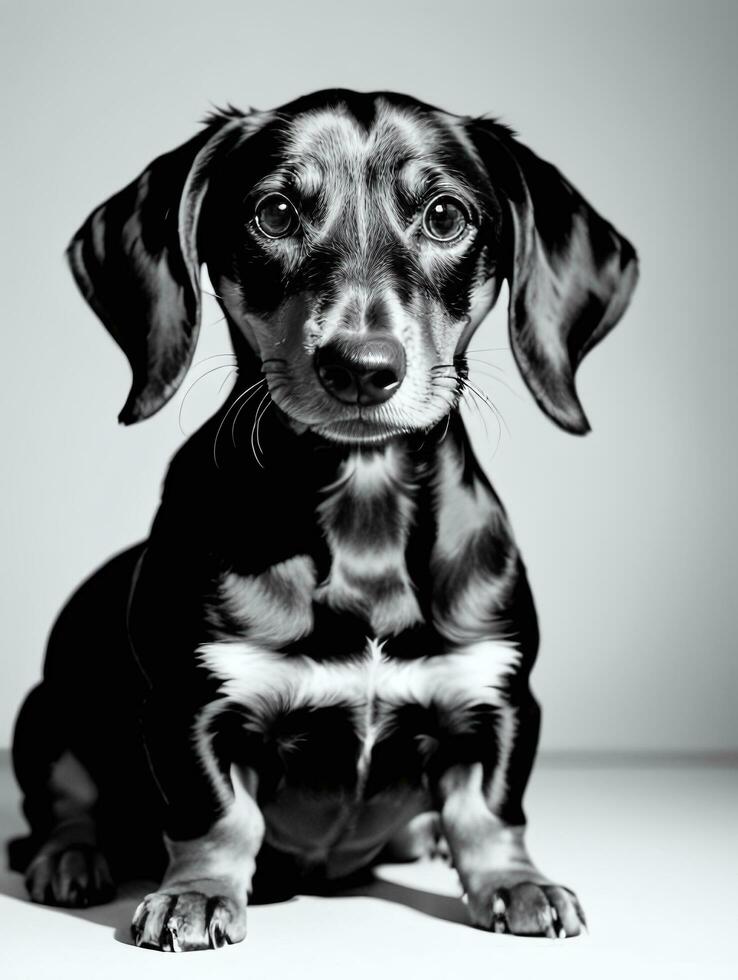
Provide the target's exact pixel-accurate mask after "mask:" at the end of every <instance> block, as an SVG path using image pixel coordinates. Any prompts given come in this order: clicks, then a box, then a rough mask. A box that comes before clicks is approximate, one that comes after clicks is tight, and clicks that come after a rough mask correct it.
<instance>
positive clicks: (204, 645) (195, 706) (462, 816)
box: [11, 90, 637, 951]
mask: <svg viewBox="0 0 738 980" xmlns="http://www.w3.org/2000/svg"><path fill="white" fill-rule="evenodd" d="M68 256H69V261H70V264H71V269H72V272H73V274H74V278H75V279H76V282H77V284H78V285H79V287H80V289H81V291H82V293H83V295H84V297H85V299H86V300H87V302H88V303H89V304H90V306H91V307H92V309H93V310H94V311H95V313H96V314H97V316H98V317H99V319H100V320H101V321H102V322H103V324H104V325H105V327H106V328H107V329H108V331H109V332H110V333H111V334H112V336H113V338H114V339H115V340H116V341H117V343H118V344H119V345H120V347H121V348H122V350H123V351H124V353H125V355H126V357H127V358H128V361H129V362H130V366H131V370H132V379H133V380H132V386H131V390H130V394H129V395H128V399H127V401H126V402H125V405H124V406H123V409H122V411H121V414H120V421H121V422H123V423H125V424H131V423H135V422H138V421H140V420H142V419H145V418H148V417H149V416H151V415H153V414H154V413H155V412H157V411H158V410H159V409H160V408H161V407H162V406H163V405H164V404H165V403H166V402H167V401H168V400H169V399H170V398H172V396H173V395H174V393H175V392H176V391H177V390H178V388H179V386H180V385H181V383H182V380H183V378H184V376H185V373H186V371H187V369H188V366H189V364H190V362H191V359H192V356H193V350H194V347H195V342H196V340H197V334H198V323H199V317H200V302H201V297H200V270H201V266H202V265H205V266H206V267H207V269H208V273H209V277H210V281H211V283H212V286H213V290H214V293H215V295H216V297H217V299H218V302H219V304H220V306H221V308H222V311H223V314H224V316H225V318H226V320H227V323H228V327H229V330H230V336H231V340H232V344H233V351H234V355H235V359H236V362H237V368H238V374H237V381H236V383H235V387H234V388H233V391H232V393H231V394H230V395H229V397H228V398H227V399H226V401H225V403H224V405H223V406H222V407H221V409H220V410H219V411H218V412H217V413H216V414H215V416H214V417H213V418H211V419H210V420H209V421H208V422H206V423H205V424H204V425H203V426H202V427H201V428H200V429H199V431H197V432H196V433H195V434H194V435H193V436H192V437H191V438H189V440H188V441H187V442H186V443H185V444H184V445H183V446H182V448H181V449H180V450H179V451H178V452H177V454H176V455H175V457H174V458H173V460H172V462H171V464H170V467H169V470H168V474H167V476H166V480H165V483H164V485H163V490H162V495H161V503H160V507H159V509H158V512H157V514H156V517H155V519H154V522H153V526H152V528H151V533H150V536H149V538H148V540H147V541H145V542H143V543H140V544H137V545H135V546H134V547H132V548H130V549H129V550H127V551H125V552H124V553H122V554H120V555H118V556H117V557H115V558H113V559H112V560H111V561H110V562H108V564H106V565H105V566H104V567H103V568H101V569H99V570H98V571H97V572H95V573H94V575H93V576H92V577H91V578H90V579H89V580H88V581H87V582H85V583H84V584H83V585H82V586H81V587H80V588H79V590H78V591H77V592H76V593H75V594H74V595H73V597H72V598H71V599H70V601H69V602H68V604H67V605H66V607H65V608H64V609H63V611H62V612H61V614H60V616H59V618H58V620H57V622H56V624H55V626H54V628H53V630H52V632H51V635H50V639H49V645H48V651H47V657H46V662H45V669H44V677H43V681H42V683H41V684H39V685H38V686H37V687H36V688H35V689H34V690H33V691H32V692H31V693H30V695H29V697H28V699H27V700H26V702H25V704H24V706H23V707H22V709H21V712H20V714H19V718H18V721H17V725H16V731H15V739H14V762H15V770H16V774H17V779H18V781H19V784H20V786H21V789H22V793H23V798H24V804H23V805H24V811H25V815H26V817H27V820H28V822H29V825H30V835H29V836H28V837H26V838H24V839H20V840H17V841H15V842H13V843H12V845H11V863H12V865H13V866H14V867H16V868H18V869H19V870H24V871H25V877H26V883H27V887H28V891H29V894H30V897H31V899H32V900H33V901H35V902H45V903H49V904H54V905H60V906H71V907H80V906H86V905H91V904H94V903H98V902H103V901H106V900H107V899H109V898H110V897H111V896H112V894H113V892H114V888H115V883H116V882H117V881H120V880H121V879H123V878H126V877H131V876H134V875H135V876H138V875H147V876H151V875H152V874H157V875H163V879H162V884H161V886H160V888H159V889H158V891H155V892H153V893H152V894H149V895H147V896H146V897H145V898H144V900H143V902H142V903H141V905H140V906H139V908H138V910H137V911H136V913H135V917H134V920H133V925H132V930H133V936H134V938H135V942H136V943H137V944H138V945H140V946H144V947H149V948H154V949H161V950H169V951H180V950H192V949H201V948H211V947H218V946H222V945H223V944H225V943H236V942H239V941H240V940H242V939H243V938H244V935H245V929H246V905H247V897H248V896H249V894H251V893H252V892H256V893H257V894H258V893H259V892H260V891H261V892H262V893H266V894H269V893H271V894H275V893H277V894H280V893H290V892H291V893H294V892H295V891H298V890H300V889H310V888H319V887H321V884H320V883H328V884H330V883H332V882H342V881H345V880H347V879H350V878H351V876H352V875H355V874H357V873H360V872H361V870H362V869H366V868H368V867H371V866H372V864H373V863H375V862H376V861H377V860H378V859H379V858H380V857H385V856H386V855H387V854H392V855H394V856H395V857H398V856H405V857H414V856H417V854H418V853H419V852H420V851H421V850H422V849H423V847H424V846H425V845H424V844H423V841H424V840H426V841H427V840H432V839H433V838H436V837H438V836H439V835H442V837H443V838H444V839H445V841H446V842H447V845H448V850H449V852H450V859H451V861H452V863H453V865H454V867H455V869H456V871H457V872H458V875H459V878H460V882H461V886H462V888H463V891H464V893H465V896H466V901H467V904H468V913H469V918H470V920H471V923H472V924H473V925H475V926H477V927H480V928H482V929H487V930H490V931H494V932H507V933H512V934H518V935H528V936H548V937H564V936H576V935H577V934H578V933H579V932H580V931H581V929H582V927H583V925H584V921H585V920H584V914H583V912H582V910H581V907H580V904H579V902H578V900H577V898H576V896H575V894H574V892H573V891H572V890H571V889H569V888H568V887H565V886H563V885H560V884H557V883H556V882H553V881H551V880H550V879H549V878H547V877H546V876H545V875H544V874H543V873H542V872H540V871H539V870H538V868H537V867H536V865H535V864H534V863H533V862H532V860H531V858H530V857H529V855H528V852H527V850H526V845H525V840H524V834H525V824H526V820H525V815H524V811H523V794H524V790H525V787H526V783H527V780H528V777H529V774H530V771H531V767H532V764H533V760H534V756H535V752H536V746H537V740H538V733H539V719H540V710H539V706H538V704H537V703H536V701H535V699H534V698H533V696H532V694H531V692H530V690H529V684H528V678H529V674H530V671H531V668H532V666H533V663H534V660H535V657H536V653H537V648H538V627H537V623H536V614H535V608H534V605H533V600H532V597H531V592H530V589H529V586H528V582H527V579H526V572H525V567H524V564H523V561H522V558H521V555H520V553H519V550H518V548H517V547H516V545H515V541H514V538H513V533H512V530H511V528H510V522H509V520H508V518H507V516H506V513H505V510H504V509H503V506H502V504H501V502H500V500H499V499H498V497H497V496H496V494H495V492H494V490H493V489H492V487H491V485H490V483H489V481H488V479H487V477H486V475H485V473H484V471H483V469H482V467H481V466H480V464H479V462H478V461H477V459H476V457H475V454H474V452H473V450H472V447H471V444H470V441H469V439H468V437H467V434H466V432H465V428H464V425H463V423H462V420H461V417H460V412H459V406H460V401H461V398H462V396H463V395H464V393H465V391H466V390H467V389H468V386H469V384H470V382H469V380H468V376H467V375H468V371H467V362H466V359H465V351H466V350H467V347H468V343H469V340H470V338H471V336H472V334H473V333H474V331H475V329H476V327H477V326H478V324H479V323H480V322H481V320H482V319H483V317H484V316H485V315H486V313H487V312H488V311H489V310H490V308H491V307H492V306H493V305H494V303H495V301H496V299H497V297H498V293H499V291H500V288H501V285H502V282H503V280H506V281H507V283H508V287H509V297H510V299H509V332H510V342H511V347H512V351H513V353H514V356H515V359H516V362H517V364H518V366H519V368H520V372H521V374H522V377H523V379H524V381H525V383H526V384H527V387H528V388H529V389H530V392H531V393H532V395H533V397H534V399H535V400H536V402H537V403H538V405H539V406H540V408H541V409H542V410H543V412H544V413H545V414H546V415H547V416H548V417H549V418H550V419H551V420H553V422H555V423H556V424H557V425H558V426H560V427H561V428H563V429H565V430H566V431H568V432H571V433H575V434H582V433H584V432H586V431H587V429H588V423H587V419H586V416H585V414H584V410H583V408H582V406H581V404H580V402H579V399H578V397H577V393H576V389H575V382H574V376H575V371H576V369H577V366H578V364H579V362H580V361H581V359H582V358H583V356H584V355H585V354H586V353H587V352H588V351H589V350H590V349H591V348H592V347H594V345H595V344H597V343H598V341H600V340H601V339H602V338H603V337H604V336H605V335H606V334H607V333H608V331H609V330H610V329H611V328H612V327H613V326H614V325H615V323H616V322H617V321H618V320H619V319H620V318H621V316H622V314H623V312H624V310H625V309H626V306H627V304H628V302H629V299H630V297H631V294H632V292H633V289H634V286H635V283H636V278H637V259H636V254H635V251H634V249H633V247H632V246H631V244H630V243H629V242H628V241H627V240H626V239H625V238H624V237H623V236H622V235H620V234H619V233H618V232H617V231H616V230H615V229H614V228H613V226H612V225H611V224H609V223H608V222H607V221H606V220H604V219H603V218H602V217H601V216H600V215H599V214H597V213H596V212H595V211H594V210H593V208H592V207H591V206H590V205H589V204H588V203H587V202H586V201H585V200H584V198H583V197H582V196H581V195H580V194H579V193H578V191H577V190H575V188H574V187H573V186H572V185H571V184H570V183H569V182H568V181H567V180H566V179H565V178H564V177H563V176H562V175H561V174H560V173H559V172H558V170H556V169H555V167H553V166H552V165H550V164H549V163H547V162H545V161H544V160H542V159H540V158H539V157H538V156H536V155H535V154H534V153H533V152H532V151H531V150H529V149H528V148H527V147H525V146H524V145H523V144H522V143H520V142H519V141H518V139H517V138H516V136H515V134H514V133H513V132H512V131H511V130H510V129H509V128H507V127H506V126H504V125H503V124H501V123H499V122H497V121H494V120H492V119H488V118H471V117H464V116H458V115H453V114H451V113H448V112H445V111H442V110H440V109H437V108H435V107H433V106H430V105H427V104H425V103H422V102H419V101H417V100H415V99H413V98H410V97H407V96H402V95H398V94H394V93H389V92H378V93H369V94H359V93H356V92H351V91H346V90H329V91H323V92H319V93H316V94H313V95H310V96H306V97H304V98H300V99H298V100H296V101H293V102H291V103H289V104H287V105H283V106H281V107H280V108H279V109H277V110H274V111H256V110H252V111H247V112H242V111H239V110H237V109H234V108H232V107H228V108H226V109H225V110H223V111H216V112H214V113H213V114H211V115H210V116H209V117H208V118H207V119H206V120H205V122H204V124H203V128H202V129H201V130H200V132H198V133H197V135H195V136H194V137H193V138H192V139H191V140H189V142H187V143H185V144H184V145H182V146H180V147H178V148H177V149H175V150H173V151H171V152H169V153H166V154H164V155H163V156H160V157H159V158H157V159H156V160H154V161H153V163H151V164H150V165H149V166H148V167H147V168H146V169H145V170H144V171H143V173H142V174H141V175H140V176H139V177H138V178H137V179H136V180H134V181H133V182H132V183H131V184H129V185H128V186H127V187H125V188H124V189H123V190H121V191H120V192H119V193H117V194H115V195H113V196H112V197H111V198H110V199H109V200H108V201H106V202H105V203H104V204H102V205H101V206H100V207H98V208H97V209H96V210H95V211H93V212H92V214H91V215H90V217H89V218H88V219H87V221H86V222H85V223H84V224H83V225H82V227H81V228H80V230H79V231H78V232H77V234H76V235H75V236H74V238H73V240H72V242H71V245H70V247H69V250H68ZM326 887H327V886H326Z"/></svg>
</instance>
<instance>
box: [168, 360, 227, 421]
mask: <svg viewBox="0 0 738 980" xmlns="http://www.w3.org/2000/svg"><path fill="white" fill-rule="evenodd" d="M205 360H207V358H205ZM230 367H232V365H230V364H216V366H215V367H212V368H210V369H209V370H208V371H206V372H205V373H204V374H201V375H200V377H199V378H195V380H194V381H193V382H192V384H191V385H190V386H189V388H188V389H187V391H186V392H185V393H184V395H183V396H182V401H181V402H180V404H179V412H178V413H177V424H178V425H179V431H180V432H181V433H182V435H183V436H186V435H188V433H187V432H185V430H184V427H183V425H182V412H183V410H184V407H185V402H186V401H187V398H188V396H189V394H190V392H191V391H192V389H193V388H194V387H195V385H196V384H199V383H200V382H201V381H203V380H204V379H205V378H207V376H208V375H209V374H213V373H214V372H215V371H222V370H224V369H225V368H230ZM227 380H228V379H227V378H226V381H227Z"/></svg>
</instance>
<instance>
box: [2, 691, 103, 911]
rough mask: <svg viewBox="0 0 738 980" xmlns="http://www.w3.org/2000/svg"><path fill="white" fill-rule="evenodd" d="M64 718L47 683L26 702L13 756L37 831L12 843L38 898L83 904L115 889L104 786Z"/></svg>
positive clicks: (12, 854) (13, 857)
mask: <svg viewBox="0 0 738 980" xmlns="http://www.w3.org/2000/svg"><path fill="white" fill-rule="evenodd" d="M65 727H66V726H65V724H64V720H63V719H60V718H59V717H58V706H56V705H55V704H54V699H53V698H52V697H51V696H50V694H49V690H48V688H47V686H46V685H45V684H44V683H41V684H39V685H38V686H37V687H35V688H34V689H33V690H32V691H31V693H30V694H29V696H28V698H27V699H26V701H25V704H24V705H23V707H22V709H21V712H20V715H19V716H18V721H17V723H16V729H15V739H14V746H13V756H14V764H15V769H16V773H17V775H18V781H19V783H20V786H21V790H22V791H23V794H24V802H23V809H24V812H25V815H26V818H27V820H28V822H29V824H30V826H31V836H30V838H26V839H25V840H17V841H12V842H11V844H10V845H9V858H10V864H11V867H13V868H14V869H15V870H23V871H24V872H25V880H26V887H27V889H28V894H29V896H30V898H31V900H32V901H34V902H40V903H44V904H46V905H61V906H69V907H80V906H86V905H97V904H99V903H101V902H105V901H108V900H109V899H110V898H111V897H112V895H113V894H114V891H115V888H114V885H113V881H112V876H111V874H110V870H109V868H108V864H107V861H106V859H105V857H104V856H103V854H102V852H101V850H100V847H99V842H98V839H97V836H98V835H97V827H96V821H95V816H94V811H95V806H96V803H97V798H98V790H97V786H96V785H95V782H94V780H93V779H92V777H91V775H90V773H89V772H88V771H87V770H86V769H85V767H84V766H83V764H82V763H81V762H80V761H79V759H78V758H77V757H76V756H75V755H74V754H73V753H72V751H71V750H70V749H69V748H68V747H67V746H66V744H65V739H64V729H65Z"/></svg>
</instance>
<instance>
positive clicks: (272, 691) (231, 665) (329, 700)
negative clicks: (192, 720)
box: [197, 641, 519, 798]
mask: <svg viewBox="0 0 738 980" xmlns="http://www.w3.org/2000/svg"><path fill="white" fill-rule="evenodd" d="M199 657H200V662H201V664H202V666H203V667H204V668H205V669H206V670H207V671H208V673H209V675H210V677H211V678H212V679H213V680H214V681H215V683H216V686H217V696H216V698H215V699H214V700H213V701H212V702H211V703H210V704H209V705H208V706H207V707H206V708H205V709H204V710H203V712H202V713H201V715H200V717H199V719H198V723H197V746H198V752H199V753H200V758H201V760H202V762H203V765H204V766H205V767H206V768H208V767H209V766H210V765H211V755H212V744H211V739H212V736H213V732H214V731H215V730H216V728H217V721H218V718H219V717H220V716H222V715H224V714H226V713H227V714H228V715H229V716H233V715H234V713H235V714H237V715H238V716H239V717H240V719H241V726H242V730H243V732H244V735H246V734H248V735H250V736H253V735H256V736H259V737H260V738H261V739H262V740H263V744H265V745H268V746H271V747H272V749H273V750H274V752H275V759H278V760H279V761H278V765H279V767H280V769H281V770H282V771H283V773H284V774H285V776H286V778H287V779H288V781H291V782H293V783H294V784H295V785H301V786H304V787H305V786H307V787H314V788H315V789H321V790H324V789H326V788H331V789H333V790H335V791H336V792H340V793H344V792H350V793H351V794H353V795H354V796H355V797H356V798H359V797H361V798H365V797H370V796H371V795H372V794H373V793H376V792H379V791H381V790H383V789H385V788H387V787H388V786H389V785H391V784H393V783H394V782H400V781H402V780H403V779H407V777H408V774H410V775H412V774H413V773H417V774H418V778H420V773H421V771H422V770H423V768H424V767H425V764H426V763H427V761H428V756H429V754H432V752H433V751H434V749H435V747H436V746H437V745H438V744H439V742H443V741H445V740H447V739H452V738H455V737H458V736H473V735H474V733H475V732H479V734H480V737H482V736H483V737H484V738H487V739H488V738H489V729H488V728H485V727H484V721H483V719H484V718H485V716H486V717H487V718H488V719H491V718H493V716H494V709H495V708H496V707H497V706H499V705H501V704H503V703H504V698H505V693H504V692H505V687H506V682H507V677H508V675H509V674H510V672H512V671H513V670H514V669H515V668H516V666H517V664H518V658H519V654H518V651H517V650H516V649H515V648H514V647H512V646H511V645H508V644H505V643H501V642H492V641H487V642H483V643H479V644H476V645H470V646H469V647H467V648H465V649H463V650H458V651H455V652H453V653H449V654H439V655H437V656H433V657H421V658H416V659H412V660H397V659H395V658H392V657H389V656H386V655H385V654H384V652H383V649H382V645H381V644H380V643H378V642H376V641H369V642H368V643H367V646H366V648H365V650H363V651H362V652H361V653H359V654H357V655H354V656H352V657H349V658H346V659H342V660H328V661H317V660H314V659H312V658H310V657H307V656H303V655H297V654H286V653H279V652H274V651H267V650H264V649H263V648H261V647H259V646H256V645H254V644H251V643H249V642H246V641H241V642H231V643H212V644H208V645H207V646H205V647H203V648H201V650H200V654H199ZM480 726H481V727H480ZM213 775H214V780H216V781H217V774H215V773H213Z"/></svg>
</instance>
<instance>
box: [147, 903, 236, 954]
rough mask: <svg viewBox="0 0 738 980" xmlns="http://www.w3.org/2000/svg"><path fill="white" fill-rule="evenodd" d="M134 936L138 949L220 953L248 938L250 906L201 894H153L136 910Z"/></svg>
mask: <svg viewBox="0 0 738 980" xmlns="http://www.w3.org/2000/svg"><path fill="white" fill-rule="evenodd" d="M131 932H132V934H133V939H134V942H135V943H136V945H137V946H143V947H145V948H146V949H160V950H163V951H165V952H171V953H180V952H187V951H189V950H194V949H217V948H218V947H220V946H225V945H227V944H229V943H240V942H241V940H242V939H243V938H244V937H245V935H246V904H245V902H243V903H241V902H239V901H238V900H237V899H236V898H234V897H232V896H227V895H206V894H204V893H203V892H199V891H182V892H180V893H179V894H177V893H172V892H171V891H163V892H153V893H152V894H151V895H147V896H146V897H145V898H144V900H143V901H142V902H141V904H140V905H139V906H138V908H137V909H136V912H135V914H134V916H133V922H132V923H131Z"/></svg>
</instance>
